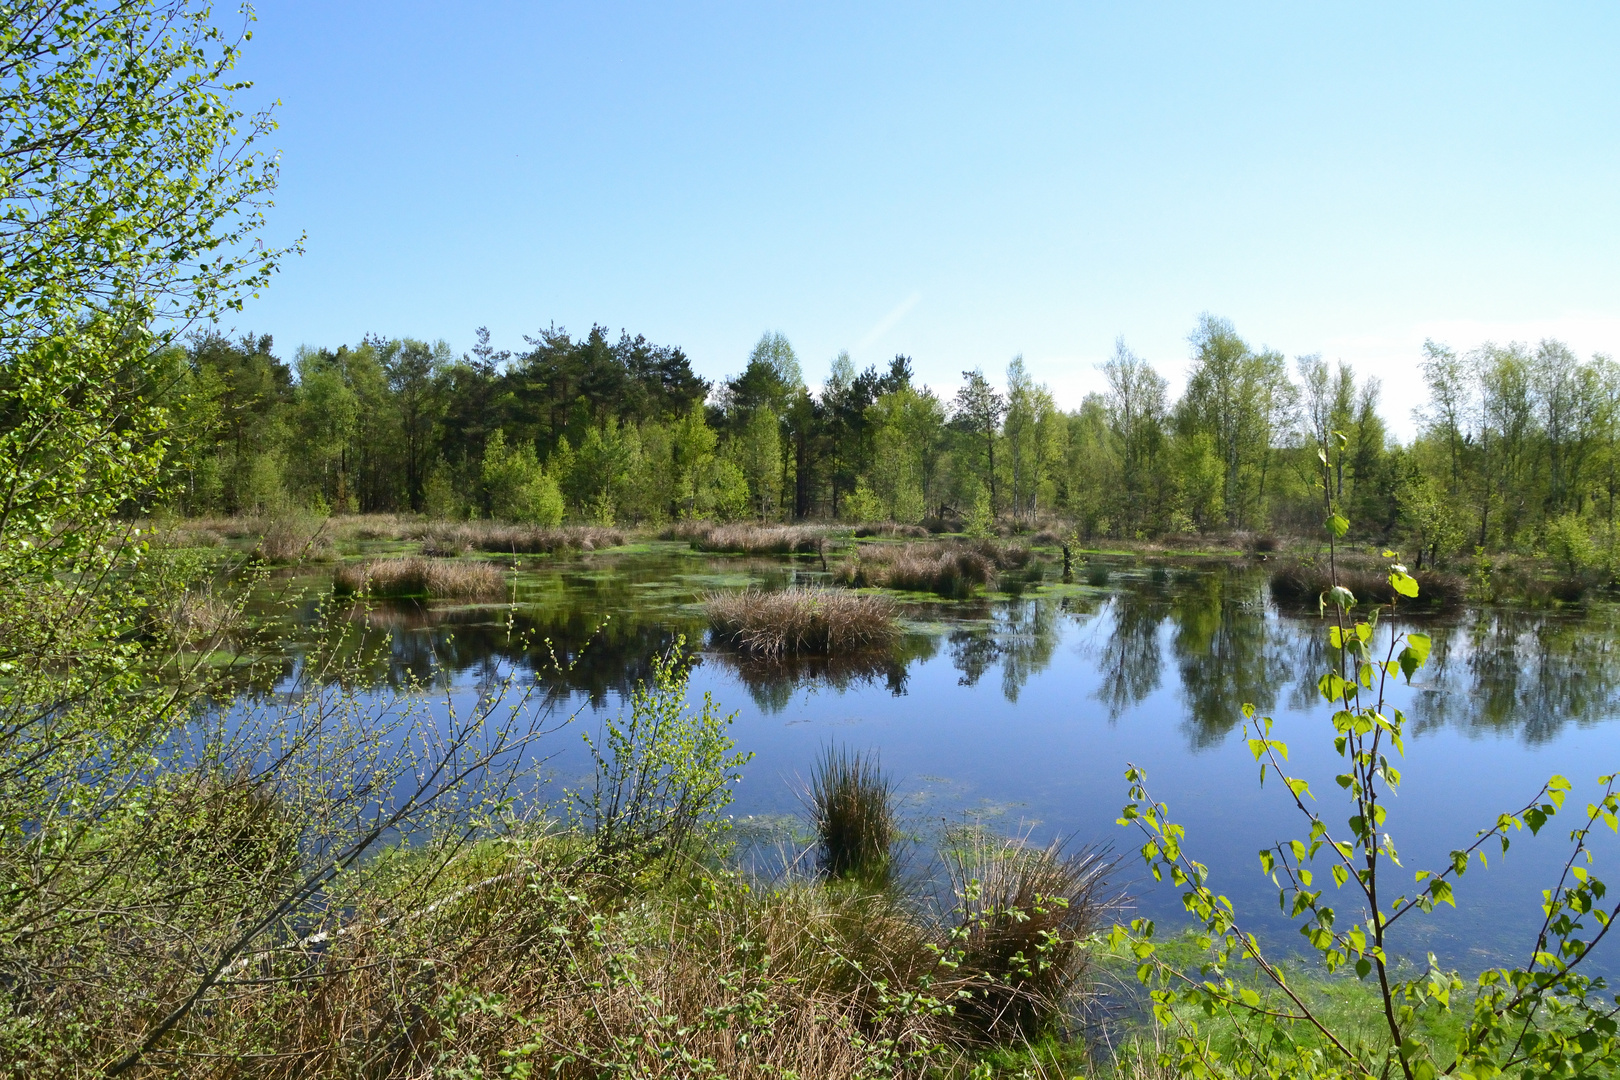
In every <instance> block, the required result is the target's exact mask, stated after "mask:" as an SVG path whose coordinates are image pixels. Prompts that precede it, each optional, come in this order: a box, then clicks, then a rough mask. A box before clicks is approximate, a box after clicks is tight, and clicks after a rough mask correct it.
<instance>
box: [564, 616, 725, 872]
mask: <svg viewBox="0 0 1620 1080" xmlns="http://www.w3.org/2000/svg"><path fill="white" fill-rule="evenodd" d="M684 644H685V641H684V639H680V638H677V639H676V641H675V645H674V647H672V648H671V649H670V651H669V652H668V653H666V654H665V655H663V656H661V657H655V658H654V660H653V679H652V683H651V684H650V685H649V684H647V683H641V684H639V685H638V686H637V687H636V689H635V691H634V693H633V694H632V695H631V698H630V715H629V716H628V717H625V716H623V715H621V716H620V717H619V718H618V719H617V720H609V721H607V722H606V723H605V724H604V725H603V730H602V735H601V740H600V742H593V741H592V740H591V739H590V737H589V736H587V737H586V739H585V743H586V745H587V746H588V747H589V748H590V752H591V759H592V761H593V762H594V763H595V766H596V777H595V783H594V785H593V786H592V788H591V790H590V791H589V792H588V793H587V792H579V793H575V794H574V815H575V819H576V821H578V822H579V823H580V824H581V825H582V826H583V827H584V828H585V830H586V831H587V832H588V833H589V835H590V837H591V840H592V843H593V845H594V848H595V851H596V853H597V855H598V856H599V857H601V858H603V859H609V860H612V859H619V858H625V857H633V858H635V859H637V860H640V861H650V860H654V859H659V858H662V857H664V856H665V855H668V854H670V853H671V852H682V853H695V851H696V850H697V849H698V848H701V847H705V846H709V845H710V844H711V843H712V841H713V840H714V838H715V836H716V835H717V834H718V832H720V831H721V830H722V829H723V828H724V824H723V822H722V821H721V819H720V814H721V813H722V812H723V811H724V810H725V808H726V807H727V806H729V805H731V787H732V785H734V784H736V782H737V781H738V780H739V779H741V776H742V774H741V771H740V770H741V769H742V767H743V766H744V765H745V764H747V763H748V760H749V759H750V758H751V757H752V756H753V755H752V754H738V753H733V752H732V751H733V743H732V741H731V739H730V738H729V737H728V736H727V735H726V728H727V727H729V726H730V725H731V722H732V721H733V720H734V719H736V715H737V714H736V713H732V714H731V715H730V716H722V715H721V714H720V710H719V708H718V706H716V705H715V703H714V699H713V698H712V697H711V696H710V695H709V694H707V693H705V694H704V695H703V705H702V707H701V708H700V709H698V710H696V711H693V710H692V709H690V708H689V707H688V705H687V701H686V683H687V673H688V670H689V668H688V661H687V659H686V658H685V656H684V655H683V654H682V647H683V646H684Z"/></svg>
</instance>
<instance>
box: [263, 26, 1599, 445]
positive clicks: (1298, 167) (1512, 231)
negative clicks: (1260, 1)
mask: <svg viewBox="0 0 1620 1080" xmlns="http://www.w3.org/2000/svg"><path fill="white" fill-rule="evenodd" d="M258 16H259V21H258V23H257V24H256V26H255V28H254V40H253V42H252V43H251V44H250V46H249V48H248V53H247V56H246V58H245V62H244V74H245V75H247V76H248V77H250V78H253V79H255V80H256V82H257V88H256V90H255V91H254V95H255V96H256V98H269V97H275V98H279V99H280V102H281V105H280V107H279V109H278V116H279V119H280V123H281V128H280V130H279V131H278V132H276V133H275V135H274V137H273V141H274V144H275V145H276V146H278V147H279V148H280V149H281V152H282V158H283V174H282V186H281V190H280V193H279V195H278V198H277V206H276V208H275V210H274V211H273V212H272V219H271V226H272V228H271V232H272V235H273V236H275V237H280V238H286V237H289V236H293V235H296V234H297V233H298V232H300V231H302V232H305V233H307V241H306V245H307V252H306V254H305V255H303V256H302V257H299V258H294V259H291V260H289V261H288V262H287V264H286V266H285V268H284V270H283V271H282V273H281V274H280V275H279V277H278V279H277V280H276V281H275V283H274V284H273V285H272V287H271V288H270V290H269V291H268V292H266V293H265V294H264V295H263V296H262V297H261V298H260V299H259V300H257V301H253V302H251V303H250V304H249V307H248V309H247V311H246V313H245V314H243V315H242V316H240V318H239V325H238V327H237V328H238V329H241V330H247V329H254V330H257V331H260V332H270V333H273V334H274V335H275V337H276V340H277V342H278V345H279V347H280V349H279V351H281V352H282V353H283V354H284V355H290V354H291V351H292V349H293V348H294V347H295V346H296V345H298V344H300V343H307V344H312V345H336V344H338V343H342V342H352V341H355V340H357V339H358V338H359V337H360V336H361V335H363V334H365V333H367V332H377V333H382V334H386V335H410V336H415V337H424V338H429V339H433V338H445V339H447V340H448V341H449V342H450V343H451V344H452V345H453V346H454V347H455V348H456V349H457V350H458V351H459V350H463V349H465V348H467V347H468V346H469V345H470V344H471V341H472V331H473V330H474V328H475V327H477V326H480V325H488V326H489V328H490V330H491V332H492V334H493V336H494V339H495V341H496V342H497V343H498V344H500V345H504V346H506V347H512V348H517V347H521V344H522V336H523V335H524V334H525V333H533V332H534V330H535V329H536V328H538V327H540V326H544V325H546V324H549V323H552V322H556V323H558V324H559V325H563V326H566V327H567V328H569V329H570V330H572V331H584V330H586V329H588V328H589V327H590V325H591V323H592V322H593V321H594V322H600V323H603V324H605V325H607V326H609V327H611V328H612V329H613V330H614V331H617V330H618V329H619V328H621V327H622V328H625V329H628V330H630V331H631V332H632V333H638V332H639V333H644V334H646V335H647V336H648V337H649V338H651V339H652V340H654V341H657V342H660V343H673V344H679V345H681V346H682V347H684V348H685V349H686V350H687V352H688V353H689V354H690V355H691V356H692V358H693V362H694V366H695V367H696V368H697V369H698V370H699V371H700V372H701V373H702V374H704V375H706V376H709V377H719V376H724V375H726V374H730V373H734V372H736V371H739V370H741V368H742V366H743V364H744V362H745V360H746V357H747V353H748V350H749V348H750V347H751V345H752V344H753V342H754V341H755V340H756V339H757V338H758V337H759V335H760V333H761V332H762V331H764V330H781V331H783V332H784V333H786V334H787V335H788V337H789V338H790V340H792V342H793V343H794V345H795V347H796V348H797V350H798V352H799V355H800V358H801V360H802V362H803V363H804V366H805V370H806V374H807V375H808V376H809V377H810V378H811V379H812V381H816V380H819V378H820V377H821V376H822V375H824V374H825V372H826V369H827V364H828V362H829V361H830V359H831V358H832V356H833V355H834V354H836V353H837V351H838V350H840V349H846V348H847V349H849V350H851V352H852V353H853V355H854V357H855V359H856V361H857V363H860V364H865V363H883V362H885V361H886V360H887V359H888V357H890V356H892V355H893V354H894V353H895V352H897V351H898V352H905V353H908V354H910V355H912V356H913V357H914V358H915V361H916V366H917V369H918V371H919V372H920V374H921V375H922V376H923V378H924V379H925V380H926V381H928V382H931V383H933V384H934V385H936V386H940V387H946V386H950V387H954V385H955V383H956V381H957V379H958V375H959V372H960V371H961V370H962V369H964V368H968V367H975V366H982V367H983V368H984V369H985V370H986V371H987V372H992V373H997V374H999V372H1000V371H1002V370H1003V369H1004V367H1005V365H1006V363H1007V361H1008V360H1009V359H1010V358H1011V357H1012V356H1013V355H1014V354H1015V353H1021V354H1023V355H1024V357H1025V358H1026V361H1027V362H1028V363H1029V364H1030V366H1031V368H1032V369H1033V371H1034V373H1035V374H1036V375H1037V377H1039V378H1041V379H1042V380H1044V381H1046V382H1047V383H1049V384H1050V385H1051V386H1052V388H1053V389H1054V391H1055V392H1056V393H1057V394H1058V397H1059V400H1060V402H1062V403H1064V404H1067V405H1075V404H1078V402H1079V399H1080V397H1081V395H1082V394H1083V393H1084V392H1085V391H1086V390H1087V389H1091V388H1094V387H1095V386H1096V385H1097V383H1098V381H1099V380H1098V376H1097V373H1096V371H1095V366H1094V365H1095V364H1096V363H1098V362H1099V361H1101V360H1102V359H1104V358H1105V357H1106V356H1107V355H1108V353H1109V352H1110V351H1111V349H1112V346H1113V341H1114V339H1115V337H1116V336H1118V335H1124V336H1125V338H1126V340H1127V341H1128V343H1129V344H1130V345H1131V346H1132V347H1133V348H1134V349H1135V350H1136V351H1137V352H1139V353H1141V354H1142V355H1144V356H1146V357H1147V358H1148V359H1150V360H1152V361H1153V362H1154V363H1155V364H1157V365H1158V366H1159V367H1160V369H1161V370H1162V371H1164V372H1165V374H1166V375H1168V376H1170V377H1171V379H1172V381H1173V382H1179V381H1180V378H1181V375H1182V373H1183V371H1184V369H1185V364H1186V358H1187V344H1186V337H1187V334H1188V332H1189V331H1190V330H1191V329H1192V327H1193V325H1194V323H1195V321H1196V320H1197V317H1198V315H1199V313H1200V312H1203V311H1206V310H1207V311H1212V312H1215V313H1217V314H1220V315H1223V316H1225V317H1227V318H1230V319H1231V320H1233V322H1234V323H1235V324H1236V325H1237V328H1238V330H1239V332H1240V333H1242V334H1244V335H1245V336H1246V337H1247V338H1248V339H1249V340H1250V341H1252V342H1254V343H1255V344H1264V345H1269V346H1272V347H1275V348H1278V349H1281V350H1283V351H1284V352H1286V353H1288V354H1289V355H1295V354H1300V353H1307V352H1321V353H1323V354H1324V355H1326V356H1327V357H1329V358H1330V359H1344V360H1347V361H1349V362H1351V363H1352V364H1353V365H1355V366H1356V367H1357V368H1358V369H1359V370H1361V371H1364V372H1366V373H1369V374H1376V375H1379V376H1381V377H1383V378H1384V380H1385V384H1386V397H1392V396H1393V395H1392V394H1391V390H1392V389H1393V387H1392V384H1393V383H1394V382H1396V381H1399V380H1406V379H1409V378H1410V376H1411V372H1412V371H1413V369H1414V363H1415V360H1416V358H1417V355H1418V349H1419V347H1420V346H1421V344H1422V342H1423V340H1424V338H1425V337H1436V338H1439V339H1442V340H1447V341H1450V342H1451V343H1452V344H1453V345H1456V346H1458V347H1460V348H1469V347H1472V346H1474V345H1477V344H1478V343H1480V342H1481V341H1483V340H1486V339H1494V340H1499V341H1503V340H1513V339H1520V340H1530V341H1533V340H1535V339H1537V338H1539V337H1542V336H1547V335H1556V336H1559V337H1562V338H1564V339H1566V340H1567V341H1569V343H1570V344H1571V345H1573V346H1574V347H1575V348H1576V349H1577V350H1578V351H1580V352H1582V353H1590V352H1593V351H1598V350H1601V351H1606V352H1614V353H1620V260H1617V254H1620V243H1617V241H1620V205H1617V192H1620V186H1617V180H1620V175H1617V172H1620V169H1617V166H1620V158H1617V132H1620V126H1617V120H1620V116H1617V112H1620V65H1617V64H1616V63H1615V62H1614V57H1615V55H1616V51H1617V46H1620V32H1617V31H1620V6H1616V5H1612V4H1596V3H1594V4H1568V5H1543V4H1522V5H1493V4H1479V3H1470V4H1449V5H1447V4H1425V5H1411V4H1401V5H1393V4H1391V5H1373V4H1363V5H1354V6H1353V7H1352V6H1351V5H1337V6H1330V5H1323V4H1310V5H1305V4H1275V5H1241V4H1223V5H1207V4H1206V5H1168V4H1148V3H1142V4H1093V5H1082V4H1050V5H1043V4H1034V3H1027V4H1017V5H1012V4H998V5H990V4H976V5H950V4H941V3H935V4H927V5H901V4H883V5H871V4H848V5H841V4H832V3H821V4H795V5H788V4H774V3H748V4H673V3H661V4H646V5H640V4H617V3H593V4H583V3H582V4H577V5H552V4H524V3H483V2H472V0H464V2H462V3H457V4H453V5H452V4H442V3H434V4H427V3H397V2H396V3H389V4H382V3H345V2H335V0H323V2H306V0H262V2H261V3H260V4H259V5H258ZM1386 411H1388V412H1390V413H1391V414H1392V418H1394V419H1396V421H1397V423H1398V424H1399V426H1400V427H1403V428H1404V427H1406V426H1407V425H1406V424H1405V423H1404V422H1403V421H1404V420H1405V417H1404V415H1403V414H1404V408H1403V407H1401V406H1398V405H1393V404H1392V405H1391V406H1390V407H1388V408H1387V409H1386Z"/></svg>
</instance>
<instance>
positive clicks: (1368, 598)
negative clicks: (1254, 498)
mask: <svg viewBox="0 0 1620 1080" xmlns="http://www.w3.org/2000/svg"><path fill="white" fill-rule="evenodd" d="M1338 583H1339V584H1340V585H1343V586H1344V587H1345V588H1347V589H1349V590H1350V592H1351V593H1352V594H1353V595H1354V596H1355V598H1356V600H1357V602H1359V603H1364V604H1365V603H1373V604H1387V603H1390V602H1391V601H1393V600H1395V599H1396V594H1395V591H1394V589H1393V588H1392V587H1391V586H1390V584H1389V570H1388V568H1387V566H1386V567H1384V568H1382V569H1380V568H1377V567H1374V566H1367V565H1362V564H1359V563H1357V562H1354V561H1352V560H1350V559H1346V558H1342V557H1341V558H1340V560H1339V564H1338ZM1331 588H1333V578H1332V576H1331V575H1330V574H1329V573H1328V567H1327V564H1325V563H1318V562H1313V561H1300V562H1285V563H1283V564H1281V565H1279V566H1278V567H1277V568H1276V569H1274V570H1272V572H1271V595H1272V596H1273V597H1274V598H1275V599H1276V600H1277V601H1278V602H1279V603H1285V604H1308V605H1310V606H1312V607H1314V606H1315V605H1316V603H1317V600H1318V598H1319V597H1321V595H1322V594H1323V593H1325V592H1327V591H1328V590H1330V589H1331ZM1467 593H1468V586H1467V582H1466V581H1464V579H1463V578H1461V577H1459V576H1457V575H1455V574H1446V573H1441V572H1439V571H1426V572H1425V573H1424V575H1423V591H1422V593H1421V594H1420V595H1419V597H1418V599H1417V600H1415V601H1414V600H1409V599H1407V598H1405V597H1401V598H1400V602H1401V603H1402V604H1403V605H1406V606H1407V607H1411V606H1412V605H1414V604H1416V605H1418V606H1428V607H1455V606H1456V605H1458V604H1461V603H1462V602H1463V601H1464V600H1465V599H1466V597H1467Z"/></svg>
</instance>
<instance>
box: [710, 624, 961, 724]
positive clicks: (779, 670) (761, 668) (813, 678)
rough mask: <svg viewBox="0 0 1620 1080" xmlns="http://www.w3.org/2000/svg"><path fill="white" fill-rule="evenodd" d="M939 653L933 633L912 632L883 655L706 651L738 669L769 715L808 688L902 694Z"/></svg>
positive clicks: (717, 648) (745, 685) (723, 648)
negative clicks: (771, 656) (916, 669)
mask: <svg viewBox="0 0 1620 1080" xmlns="http://www.w3.org/2000/svg"><path fill="white" fill-rule="evenodd" d="M938 652H939V639H938V638H937V637H936V636H934V635H933V634H907V635H905V636H904V637H903V638H902V640H901V642H900V645H899V646H898V647H897V648H896V649H895V651H894V652H893V653H890V654H888V655H878V656H871V655H866V656H831V657H829V656H790V657H783V658H780V659H775V660H764V659H760V658H758V657H753V656H749V655H747V654H745V653H742V652H739V651H738V650H736V649H734V648H731V647H729V646H726V645H723V644H715V645H713V647H712V648H711V649H710V650H709V652H708V653H706V654H705V657H706V659H709V660H711V661H713V662H715V663H717V664H719V665H721V666H723V667H725V668H726V669H727V670H729V671H731V672H733V673H734V674H735V675H736V677H737V681H738V682H740V683H741V684H742V686H743V688H744V689H745V690H747V691H748V696H749V697H750V698H752V699H753V702H754V704H755V705H756V706H758V708H759V710H760V712H762V713H765V714H766V715H774V714H776V713H780V712H781V711H782V710H783V709H785V708H787V707H788V705H789V704H790V703H791V702H792V701H793V697H794V695H795V694H796V693H798V692H799V691H800V690H801V689H804V688H806V687H825V688H828V689H831V690H834V691H836V692H838V693H843V692H844V691H847V690H851V689H855V688H857V687H861V686H882V687H884V688H885V689H886V690H888V692H889V694H890V696H892V697H902V696H904V695H905V693H906V688H907V685H908V684H909V682H910V680H911V669H912V667H913V665H915V664H918V663H920V662H922V661H925V660H931V659H933V657H934V656H935V655H936V654H937V653H938Z"/></svg>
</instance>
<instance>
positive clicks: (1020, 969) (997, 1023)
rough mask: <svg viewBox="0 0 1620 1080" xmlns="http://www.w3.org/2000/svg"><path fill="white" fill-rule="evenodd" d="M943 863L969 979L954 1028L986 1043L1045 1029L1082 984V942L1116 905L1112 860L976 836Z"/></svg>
mask: <svg viewBox="0 0 1620 1080" xmlns="http://www.w3.org/2000/svg"><path fill="white" fill-rule="evenodd" d="M947 861H948V864H949V869H950V873H951V877H952V883H953V886H954V888H955V891H956V897H957V920H958V922H957V928H956V932H955V934H954V935H953V936H954V939H955V947H956V949H957V952H958V958H957V963H958V971H959V972H960V973H961V974H962V975H963V976H964V977H965V978H966V979H967V986H966V988H965V989H966V993H965V994H964V995H963V997H962V1000H961V1001H960V1003H959V1004H958V1005H957V1008H956V1017H957V1019H958V1021H959V1022H960V1023H962V1024H963V1025H965V1026H966V1028H967V1029H968V1030H969V1031H971V1032H972V1033H973V1034H975V1035H976V1036H978V1037H979V1038H982V1039H985V1040H987V1041H991V1042H1005V1041H1009V1040H1014V1039H1026V1040H1027V1039H1033V1038H1036V1037H1037V1036H1039V1035H1042V1034H1045V1033H1047V1032H1049V1031H1051V1030H1052V1028H1053V1027H1054V1026H1055V1024H1056V1021H1057V1020H1058V1018H1059V1017H1060V1016H1061V1014H1062V1010H1063V1009H1064V1007H1065V1006H1066V1004H1067V1003H1068V1002H1069V1000H1070V999H1071V997H1072V995H1073V994H1074V992H1075V990H1076V988H1077V987H1078V986H1079V985H1080V983H1081V981H1082V980H1083V979H1084V978H1085V975H1086V972H1087V969H1088V965H1089V962H1090V955H1089V953H1088V951H1087V949H1086V939H1087V938H1088V937H1089V936H1090V935H1092V934H1093V933H1095V932H1096V931H1098V930H1100V929H1102V928H1103V927H1104V926H1106V925H1108V924H1109V923H1110V922H1111V921H1112V918H1113V915H1114V912H1115V910H1116V909H1117V907H1118V905H1119V900H1120V893H1119V890H1118V888H1117V887H1116V886H1114V885H1113V884H1112V883H1111V882H1110V877H1111V876H1112V874H1113V871H1114V870H1115V868H1116V867H1117V865H1118V861H1117V860H1116V859H1113V858H1111V857H1110V856H1108V855H1107V854H1106V853H1105V852H1101V851H1094V850H1090V849H1084V850H1081V851H1079V852H1077V853H1075V854H1073V855H1064V853H1063V850H1062V846H1061V845H1060V844H1057V843H1053V844H1052V845H1050V846H1048V847H1045V848H1038V847H1031V846H1029V845H1028V844H1026V843H1024V842H1023V841H1021V840H1016V839H992V838H987V837H985V836H983V835H982V834H978V833H975V834H973V836H972V837H971V838H970V839H969V842H968V843H967V845H966V846H965V847H959V848H958V849H957V850H956V851H955V852H953V853H951V854H949V855H948V859H947Z"/></svg>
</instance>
